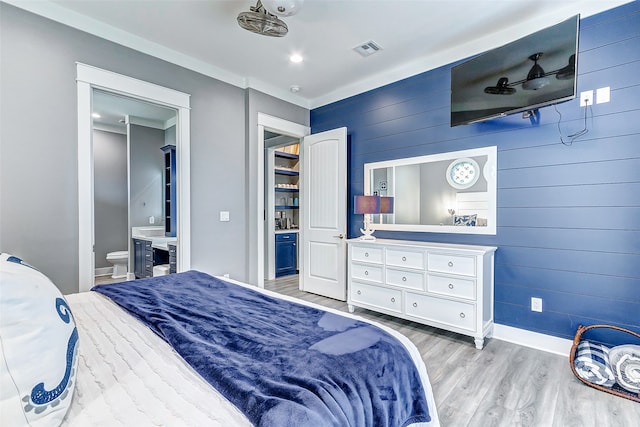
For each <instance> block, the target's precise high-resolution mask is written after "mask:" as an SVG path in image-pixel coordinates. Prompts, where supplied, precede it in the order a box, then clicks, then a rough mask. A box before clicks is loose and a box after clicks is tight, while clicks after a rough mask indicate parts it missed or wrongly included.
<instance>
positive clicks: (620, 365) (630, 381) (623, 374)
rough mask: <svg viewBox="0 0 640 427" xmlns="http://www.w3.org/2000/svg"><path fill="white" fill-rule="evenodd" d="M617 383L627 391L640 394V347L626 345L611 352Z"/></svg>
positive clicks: (610, 356)
mask: <svg viewBox="0 0 640 427" xmlns="http://www.w3.org/2000/svg"><path fill="white" fill-rule="evenodd" d="M609 358H610V359H611V368H612V369H613V373H614V375H615V376H616V382H617V383H618V384H620V386H621V387H623V388H624V389H625V390H628V391H630V392H633V393H640V345H633V344H624V345H619V346H616V347H613V348H612V349H611V350H610V352H609Z"/></svg>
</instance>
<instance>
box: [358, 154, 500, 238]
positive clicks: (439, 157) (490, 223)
mask: <svg viewBox="0 0 640 427" xmlns="http://www.w3.org/2000/svg"><path fill="white" fill-rule="evenodd" d="M477 156H487V163H486V165H485V167H484V171H483V173H484V176H485V179H486V180H487V195H488V202H489V210H488V215H487V226H486V227H485V226H481V227H477V226H476V227H466V226H455V225H439V224H434V225H428V224H374V223H373V222H371V225H370V226H371V228H372V229H374V230H388V231H419V232H428V233H455V234H490V235H495V234H496V220H497V215H496V211H497V208H496V205H497V203H496V199H497V197H496V194H497V179H496V178H497V164H498V147H496V146H489V147H482V148H473V149H469V150H461V151H449V152H444V153H438V154H430V155H426V156H418V157H408V158H402V159H396V160H385V161H381V162H374V163H365V164H364V194H365V195H370V194H371V175H372V170H374V169H380V168H388V167H395V166H406V165H415V164H419V163H430V162H438V161H445V160H451V161H453V160H455V159H459V158H468V157H477Z"/></svg>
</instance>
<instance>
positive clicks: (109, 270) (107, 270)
mask: <svg viewBox="0 0 640 427" xmlns="http://www.w3.org/2000/svg"><path fill="white" fill-rule="evenodd" d="M112 274H113V267H100V268H96V270H95V275H96V276H111V275H112Z"/></svg>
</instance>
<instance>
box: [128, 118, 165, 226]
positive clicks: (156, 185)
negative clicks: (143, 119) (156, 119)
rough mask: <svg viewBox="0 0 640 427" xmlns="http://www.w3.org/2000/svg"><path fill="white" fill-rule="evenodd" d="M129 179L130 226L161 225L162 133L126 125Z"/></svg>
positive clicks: (162, 204) (161, 131)
mask: <svg viewBox="0 0 640 427" xmlns="http://www.w3.org/2000/svg"><path fill="white" fill-rule="evenodd" d="M129 141H130V148H129V150H130V153H129V156H130V157H129V162H130V167H129V170H130V173H131V176H130V179H129V191H130V197H131V199H130V200H129V210H130V214H131V218H130V219H131V227H142V226H145V225H149V224H150V222H149V217H150V216H153V217H154V218H155V221H154V225H163V224H164V202H163V196H164V191H163V190H164V189H163V182H164V153H163V152H162V150H161V148H162V147H164V131H163V130H160V129H154V128H149V127H144V126H138V125H133V124H132V125H129Z"/></svg>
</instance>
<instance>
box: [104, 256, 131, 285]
mask: <svg viewBox="0 0 640 427" xmlns="http://www.w3.org/2000/svg"><path fill="white" fill-rule="evenodd" d="M107 261H109V262H110V263H111V264H113V275H112V276H111V278H112V279H122V278H124V277H127V267H128V264H129V251H116V252H109V253H108V254H107Z"/></svg>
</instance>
